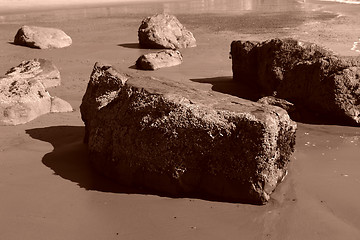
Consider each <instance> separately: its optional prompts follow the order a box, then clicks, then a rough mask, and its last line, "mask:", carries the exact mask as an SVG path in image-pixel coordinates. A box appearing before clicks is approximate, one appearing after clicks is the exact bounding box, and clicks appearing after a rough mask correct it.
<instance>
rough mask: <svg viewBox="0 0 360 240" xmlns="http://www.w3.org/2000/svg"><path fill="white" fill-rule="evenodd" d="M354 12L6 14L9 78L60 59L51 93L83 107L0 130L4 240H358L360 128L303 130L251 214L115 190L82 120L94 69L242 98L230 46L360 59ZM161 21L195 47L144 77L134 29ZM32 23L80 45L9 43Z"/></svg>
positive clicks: (2, 35) (309, 6)
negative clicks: (159, 17)
mask: <svg viewBox="0 0 360 240" xmlns="http://www.w3.org/2000/svg"><path fill="white" fill-rule="evenodd" d="M89 2H90V1H89ZM89 2H87V3H89ZM211 2H213V3H214V4H213V5H211ZM279 2H280V3H279ZM82 4H84V3H82ZM269 6H270V7H272V9H271V8H269ZM355 6H357V9H355V8H354V7H353V6H350V5H347V4H341V3H335V2H316V1H313V2H310V3H309V2H288V1H285V0H283V1H275V0H265V1H262V2H260V1H255V0H254V1H243V3H242V4H239V1H235V0H232V1H231V0H227V1H216V0H215V1H182V2H181V1H180V2H177V1H171V2H161V1H156V2H155V1H154V2H152V3H144V2H131V3H130V2H123V3H117V4H110V5H106V6H105V7H100V6H95V5H93V6H91V7H89V6H87V5H78V6H77V7H76V8H75V7H74V8H68V7H66V6H65V8H66V9H65V10H63V9H61V8H62V7H56V9H53V8H51V9H50V10H47V11H43V10H44V9H43V8H37V9H32V10H31V11H28V10H26V11H24V9H20V10H11V11H10V10H9V11H8V12H6V11H5V12H4V11H3V12H0V75H2V74H4V73H5V72H6V71H7V70H8V69H10V68H11V67H13V66H17V65H18V64H19V63H20V62H21V61H23V60H29V59H33V58H46V59H48V60H51V61H52V62H53V63H54V65H56V66H57V67H58V68H59V70H60V72H61V77H62V85H61V86H59V87H55V88H52V89H49V92H50V94H51V95H52V96H58V97H60V98H62V99H64V100H66V101H68V102H69V103H70V104H71V105H72V107H73V108H74V112H71V113H61V114H47V115H43V116H41V117H39V118H37V119H35V120H33V121H31V122H29V123H27V124H24V125H18V126H0V132H1V134H0V192H1V193H2V194H1V198H0V214H1V217H0V239H7V240H15V239H39V240H40V239H59V240H60V239H61V240H63V239H79V240H80V239H87V240H90V239H197V240H198V239H207V240H208V239H274V240H275V239H299V240H300V239H314V240H315V239H316V240H318V239H326V240H329V239H334V240H335V239H354V240H355V239H360V226H359V222H360V206H359V204H358V199H360V188H359V185H360V173H359V169H360V162H359V161H358V158H359V157H358V156H359V155H360V129H359V128H356V127H344V126H324V125H310V124H303V123H299V126H298V132H297V142H296V150H295V153H294V155H293V157H292V163H291V164H290V171H289V174H288V176H287V178H286V179H285V181H284V182H283V183H281V184H280V185H279V187H278V188H277V189H276V191H275V192H274V193H273V195H272V199H271V201H270V202H269V203H268V204H267V205H265V206H254V205H248V204H236V203H224V202H213V201H207V200H201V199H190V198H181V199H174V198H169V197H166V196H157V195H152V194H149V193H145V192H141V191H136V190H134V189H126V188H122V187H119V186H117V185H116V184H114V183H112V182H111V181H110V180H108V179H106V178H104V177H102V176H100V175H99V174H97V173H96V172H95V171H94V170H93V169H91V167H90V166H89V164H88V162H87V152H86V147H85V145H84V144H83V141H82V140H83V135H84V125H83V122H82V120H81V116H80V111H79V106H80V104H81V100H82V96H83V94H84V93H85V90H86V86H87V83H88V81H89V76H90V73H91V71H92V68H93V66H94V64H95V62H97V61H101V62H106V63H110V64H112V65H113V66H114V67H116V68H117V69H119V70H120V71H124V72H128V73H132V72H137V73H140V74H144V75H147V76H155V77H165V78H177V79H181V80H183V81H184V82H191V84H197V86H199V87H201V88H202V89H204V90H209V91H219V92H223V93H227V94H232V95H236V88H234V84H233V82H232V80H231V78H232V71H231V60H230V59H229V50H230V43H231V41H233V40H239V39H242V40H265V39H269V38H274V37H294V38H298V39H301V40H303V41H310V42H314V43H317V44H320V45H322V46H324V47H327V48H330V49H332V50H334V51H335V52H337V53H339V54H340V55H352V56H359V52H357V51H356V50H357V44H356V42H358V41H359V29H358V26H360V18H359V14H360V11H357V10H360V8H359V7H360V6H359V5H355ZM231 9H233V11H230V10H231ZM266 9H270V10H266ZM2 10H3V9H2ZM35 10H36V11H35ZM158 12H168V13H172V14H175V15H176V16H177V17H178V19H179V20H180V22H182V23H183V24H184V25H185V26H186V27H187V28H188V29H189V30H190V31H192V32H193V33H194V35H195V37H196V39H197V44H198V46H197V47H196V48H190V49H183V50H181V52H182V54H183V57H184V62H183V64H181V65H179V66H176V67H171V68H164V69H160V70H157V71H154V72H149V71H146V72H141V71H138V70H136V69H134V68H133V65H134V64H135V61H136V59H137V58H138V57H139V56H140V55H141V54H144V53H149V52H152V51H151V50H148V49H141V48H139V46H138V39H137V29H138V27H139V25H140V23H141V20H142V19H143V18H144V17H146V16H149V15H152V14H155V13H158ZM25 24H26V25H37V26H44V27H54V28H60V29H62V30H64V31H65V32H66V33H67V34H68V35H69V36H71V38H72V40H73V44H72V46H70V47H68V48H63V49H51V50H38V49H30V48H26V47H21V46H16V45H13V44H11V43H12V41H13V38H14V36H15V34H16V32H17V30H18V29H19V28H20V27H21V26H22V25H25Z"/></svg>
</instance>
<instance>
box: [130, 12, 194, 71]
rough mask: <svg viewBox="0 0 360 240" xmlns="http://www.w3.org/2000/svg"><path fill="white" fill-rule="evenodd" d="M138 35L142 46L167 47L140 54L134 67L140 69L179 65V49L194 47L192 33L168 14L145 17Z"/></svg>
mask: <svg viewBox="0 0 360 240" xmlns="http://www.w3.org/2000/svg"><path fill="white" fill-rule="evenodd" d="M138 37H139V44H140V46H141V47H142V48H150V49H168V50H166V51H160V52H155V53H149V54H145V55H142V56H140V57H139V59H138V60H137V61H136V67H137V68H138V69H142V70H156V69H159V68H163V67H171V66H176V65H179V64H181V63H182V55H181V52H180V51H179V49H181V48H189V47H196V39H195V38H194V35H193V34H192V33H191V32H190V31H188V30H187V29H186V28H185V27H184V26H183V25H182V24H181V23H180V22H179V20H178V19H177V18H176V17H175V16H173V15H169V14H156V15H154V16H151V17H147V18H145V19H144V20H143V21H142V22H141V25H140V27H139V30H138Z"/></svg>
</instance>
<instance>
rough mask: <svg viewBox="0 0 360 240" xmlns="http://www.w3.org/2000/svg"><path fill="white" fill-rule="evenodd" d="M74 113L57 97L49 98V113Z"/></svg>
mask: <svg viewBox="0 0 360 240" xmlns="http://www.w3.org/2000/svg"><path fill="white" fill-rule="evenodd" d="M72 111H74V110H73V108H72V106H71V105H70V103H68V102H66V101H64V100H62V99H61V98H58V97H51V107H50V112H52V113H61V112H72Z"/></svg>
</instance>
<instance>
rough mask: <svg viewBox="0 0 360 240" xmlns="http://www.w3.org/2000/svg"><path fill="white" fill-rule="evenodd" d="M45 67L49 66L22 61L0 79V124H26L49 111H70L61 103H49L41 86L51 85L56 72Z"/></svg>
mask: <svg viewBox="0 0 360 240" xmlns="http://www.w3.org/2000/svg"><path fill="white" fill-rule="evenodd" d="M44 66H47V67H44ZM48 66H53V65H52V63H51V62H49V61H47V60H31V61H24V62H22V63H21V64H20V65H19V66H18V67H14V68H12V69H10V70H9V71H8V72H7V73H6V75H5V77H4V78H1V79H0V125H18V124H23V123H27V122H29V121H31V120H33V119H35V118H37V117H38V116H40V115H43V114H46V113H49V112H50V111H52V109H53V112H55V110H56V111H72V108H71V107H70V108H69V106H68V105H65V104H64V103H63V102H61V101H60V103H59V101H58V100H57V99H55V101H52V98H51V96H50V94H49V93H48V91H46V87H45V86H44V84H45V85H46V86H53V85H54V84H55V82H57V80H56V81H55V82H53V79H52V78H53V77H54V76H57V74H55V73H56V71H55V70H54V69H53V68H52V67H49V68H48ZM50 70H52V71H50ZM47 77H49V78H51V79H47ZM59 82H60V78H59ZM55 85H56V84H55ZM54 104H55V105H56V106H55V105H54ZM53 105H54V106H53ZM59 105H60V106H61V107H58V106H59Z"/></svg>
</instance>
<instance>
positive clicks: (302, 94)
mask: <svg viewBox="0 0 360 240" xmlns="http://www.w3.org/2000/svg"><path fill="white" fill-rule="evenodd" d="M138 38H139V44H140V46H141V47H142V48H149V49H162V50H160V51H157V52H150V53H148V54H144V55H142V56H140V57H139V58H138V60H137V61H136V67H137V68H138V69H143V70H156V69H159V68H163V67H171V66H175V65H179V64H181V63H182V61H183V56H182V54H181V52H180V49H181V48H187V47H195V46H196V40H195V38H194V36H193V34H192V33H191V32H190V31H188V30H187V29H186V28H185V27H184V26H183V25H182V24H181V23H180V22H179V21H178V19H177V18H176V17H175V16H172V15H168V14H156V15H154V16H151V17H148V18H145V19H144V20H143V21H142V23H141V25H140V27H139V29H138ZM14 43H15V44H18V45H23V46H28V47H32V48H40V49H47V48H62V47H67V46H70V45H71V43H72V40H71V38H70V37H69V36H67V35H66V34H65V33H64V32H63V31H61V30H59V29H53V28H42V27H29V26H23V27H22V28H21V29H19V31H18V32H17V34H16V36H15V39H14ZM231 58H232V69H233V79H234V81H237V82H238V83H239V84H243V85H247V87H249V86H250V87H252V88H253V89H254V92H256V94H257V96H262V98H260V99H259V100H258V101H257V102H254V101H250V100H245V99H242V98H238V97H234V96H230V95H226V94H222V93H218V92H214V91H212V92H206V91H203V90H198V89H196V88H189V87H188V86H187V85H186V84H184V83H183V82H181V81H180V80H179V81H178V80H174V79H159V78H154V77H147V76H144V75H141V73H139V72H136V73H133V74H126V73H122V72H119V71H118V70H116V69H115V68H113V67H112V66H111V65H108V64H102V63H96V64H95V66H94V68H93V71H92V74H91V76H90V81H89V83H88V86H87V90H86V93H85V95H84V96H83V99H82V104H81V106H80V110H81V117H82V120H83V121H84V123H85V137H84V141H85V143H86V144H87V145H88V150H89V158H90V161H91V163H92V164H93V165H94V166H95V168H96V169H98V170H99V171H100V172H102V173H103V174H105V175H107V176H108V177H110V178H112V179H114V180H115V181H118V182H119V183H120V184H122V185H127V186H131V187H139V188H145V189H148V190H151V191H153V192H155V193H166V194H168V195H170V196H195V197H202V198H205V199H216V200H224V201H236V202H249V203H255V204H264V203H266V202H267V201H268V200H269V198H270V194H271V193H272V192H273V191H274V189H275V188H276V186H277V185H278V184H279V183H280V182H281V181H282V180H283V179H284V177H285V176H286V174H287V166H288V163H289V161H290V156H291V154H292V153H293V151H294V145H295V132H296V128H297V125H296V123H295V122H294V121H293V120H292V119H290V117H289V115H290V116H291V118H293V119H296V120H299V119H300V120H301V119H304V118H305V114H304V112H306V113H307V114H313V115H323V116H324V117H325V118H327V119H331V121H332V122H334V123H342V124H350V125H359V124H360V68H359V61H358V60H357V59H351V58H345V57H339V56H337V55H335V54H333V53H332V52H331V51H328V50H326V49H323V48H321V47H319V46H317V45H315V44H310V43H304V42H301V41H297V40H294V39H272V40H268V41H265V42H254V41H234V42H232V44H231ZM59 84H60V73H59V71H58V70H57V68H56V67H55V66H54V65H53V64H52V63H51V62H50V61H48V60H44V59H34V60H30V61H24V62H22V63H21V64H20V65H19V66H17V67H14V68H12V69H10V70H9V71H8V72H7V73H6V74H5V77H3V78H1V79H0V124H2V125H16V124H21V123H26V122H28V121H31V120H32V119H34V118H36V117H37V116H39V115H41V114H45V113H48V112H65V111H72V108H71V106H70V105H69V104H68V103H66V102H65V101H63V100H61V99H59V98H56V97H51V96H50V94H49V93H48V92H47V90H46V89H47V88H50V87H55V86H58V85H59ZM304 109H305V110H306V111H303V110H304Z"/></svg>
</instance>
